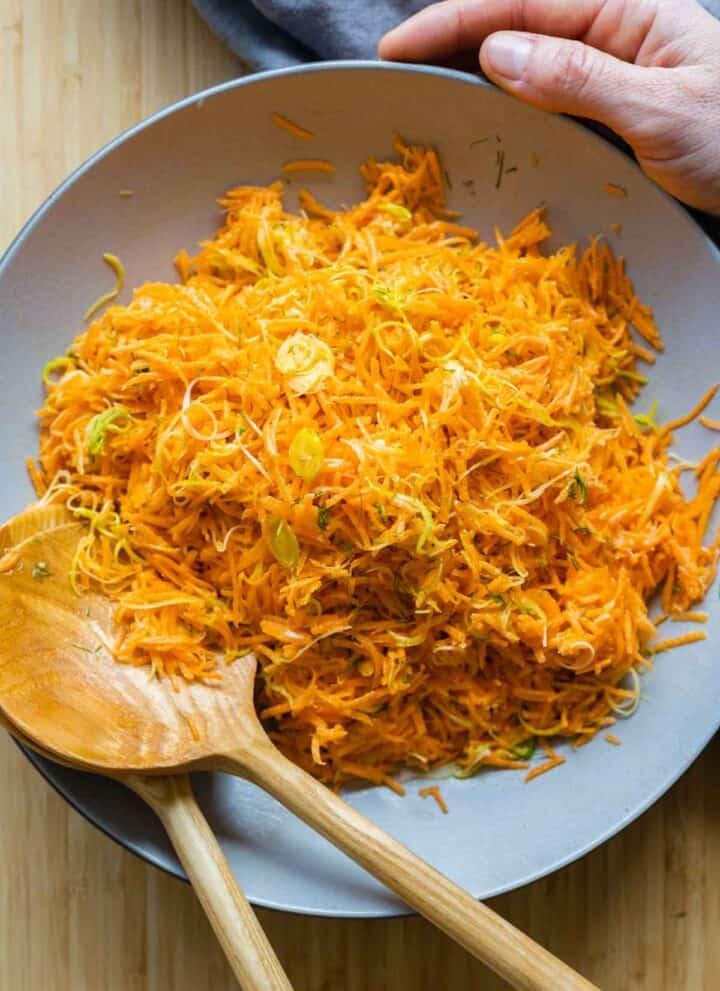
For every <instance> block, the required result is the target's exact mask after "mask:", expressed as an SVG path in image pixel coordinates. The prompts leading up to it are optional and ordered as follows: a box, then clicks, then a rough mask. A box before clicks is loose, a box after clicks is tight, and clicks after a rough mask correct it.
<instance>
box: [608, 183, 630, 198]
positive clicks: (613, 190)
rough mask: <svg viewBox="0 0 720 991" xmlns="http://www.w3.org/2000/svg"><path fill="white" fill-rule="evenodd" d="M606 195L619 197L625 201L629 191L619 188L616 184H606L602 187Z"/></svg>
mask: <svg viewBox="0 0 720 991" xmlns="http://www.w3.org/2000/svg"><path fill="white" fill-rule="evenodd" d="M602 188H603V189H604V190H605V192H606V193H610V195H611V196H618V197H620V198H621V199H625V197H626V196H627V189H625V188H624V187H623V186H618V185H617V183H614V182H605V183H603V187H602Z"/></svg>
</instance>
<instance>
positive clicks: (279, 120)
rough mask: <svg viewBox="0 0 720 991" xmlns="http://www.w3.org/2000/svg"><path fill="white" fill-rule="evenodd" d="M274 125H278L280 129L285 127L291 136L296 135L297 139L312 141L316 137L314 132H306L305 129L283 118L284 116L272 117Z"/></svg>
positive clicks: (275, 115) (274, 115)
mask: <svg viewBox="0 0 720 991" xmlns="http://www.w3.org/2000/svg"><path fill="white" fill-rule="evenodd" d="M272 120H273V124H277V126H278V127H283V128H284V129H285V130H286V131H289V132H290V134H294V135H295V137H296V138H302V140H303V141H312V140H313V138H314V137H315V135H314V134H313V132H312V131H308V130H306V129H305V128H304V127H300V125H299V124H296V123H295V122H294V121H292V120H290V119H289V118H287V117H283V115H282V114H273V115H272Z"/></svg>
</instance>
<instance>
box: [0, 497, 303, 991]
mask: <svg viewBox="0 0 720 991" xmlns="http://www.w3.org/2000/svg"><path fill="white" fill-rule="evenodd" d="M62 522H67V517H66V514H65V511H64V510H57V509H54V508H52V507H47V508H45V507H41V508H38V509H34V510H30V511H28V512H27V513H23V514H22V515H21V516H19V517H16V518H15V520H11V522H10V523H9V524H7V525H6V526H5V527H2V528H1V529H0V558H2V555H3V553H4V552H6V551H7V550H8V546H9V545H10V546H12V545H14V544H16V543H17V542H18V540H20V541H22V540H23V539H28V535H29V534H32V535H35V536H37V535H38V533H39V531H40V530H43V529H45V528H47V529H48V530H49V529H52V528H53V527H54V526H56V525H57V524H58V523H62ZM35 536H30V538H29V539H30V540H31V541H32V540H34V539H35ZM36 549H38V545H37V544H34V545H33V552H34V551H35V550H36ZM10 553H11V555H12V553H13V552H12V551H11V552H10ZM6 563H7V562H6ZM10 563H12V557H11V559H10ZM0 577H1V576H0ZM41 580H42V579H40V578H37V579H35V581H36V582H38V581H41ZM2 584H3V585H4V583H2ZM39 591H42V590H41V589H40V590H39ZM0 664H2V665H3V671H6V665H11V664H12V657H11V656H10V654H9V653H8V652H5V651H3V652H2V655H1V656H0ZM47 674H48V675H49V674H50V672H49V671H48V672H47ZM0 729H5V730H6V731H7V732H8V733H11V734H12V735H13V736H14V737H15V738H16V739H17V740H18V742H19V743H23V744H25V745H26V746H29V747H31V748H32V749H33V750H35V751H36V752H37V753H39V754H40V755H41V756H42V757H45V758H47V759H49V760H54V761H56V762H58V763H61V764H64V765H65V766H67V767H76V768H77V767H78V766H79V765H78V764H77V763H73V762H72V761H71V760H67V759H62V758H59V757H58V755H57V754H55V753H51V752H49V751H47V750H45V749H44V748H43V747H42V746H41V745H40V744H38V743H37V742H36V741H35V740H33V739H30V738H29V737H28V736H27V735H26V734H24V733H23V732H22V731H21V730H20V729H19V728H18V727H16V726H15V725H13V724H12V723H11V722H10V720H9V719H8V718H7V716H6V714H5V713H4V712H2V711H0ZM81 769H84V770H95V768H90V767H88V766H87V765H83V766H82V767H81ZM110 776H111V777H113V778H115V779H116V780H117V781H120V782H121V783H122V784H124V785H126V786H127V787H128V788H130V789H131V790H132V791H134V792H135V793H136V794H137V795H139V796H140V798H142V799H144V801H146V802H147V803H148V805H149V806H150V807H151V808H152V809H153V811H154V812H155V813H156V815H157V816H158V818H159V819H160V821H161V822H162V824H163V826H164V827H165V831H166V832H167V834H168V836H169V837H170V841H171V843H172V845H173V847H174V848H175V852H176V853H177V855H178V857H179V858H180V861H181V863H182V865H183V867H184V868H185V871H186V873H187V875H188V878H189V879H190V883H191V884H192V886H193V888H194V890H195V893H196V894H197V896H198V898H199V900H200V903H201V904H202V906H203V909H204V910H205V914H206V915H207V917H208V919H209V920H210V923H211V925H212V927H213V929H214V931H215V935H216V936H217V938H218V941H219V942H220V945H221V946H222V948H223V950H224V951H225V955H226V957H227V959H228V962H229V963H230V966H231V968H232V970H233V973H234V974H235V976H236V977H237V979H238V982H239V984H240V987H241V988H243V989H244V991H292V987H291V985H290V982H289V981H288V979H287V977H286V975H285V973H284V971H283V969H282V966H281V965H280V961H279V960H278V959H277V957H276V956H275V952H274V950H273V948H272V946H271V945H270V943H269V941H268V939H267V936H266V935H265V933H264V932H263V930H262V928H261V927H260V923H259V922H258V920H257V917H256V916H255V913H254V912H253V910H252V907H251V905H250V903H249V902H248V900H247V899H246V898H245V895H244V894H243V893H242V891H241V889H240V887H239V885H238V883H237V881H236V879H235V877H234V875H233V873H232V871H231V870H230V866H229V865H228V863H227V860H226V859H225V855H224V854H223V852H222V850H221V849H220V845H219V844H218V842H217V840H216V838H215V836H214V834H213V832H212V830H211V829H210V826H209V825H208V823H207V820H206V819H205V816H204V815H203V814H202V812H201V811H200V808H199V806H198V804H197V802H196V801H195V796H194V795H193V792H192V787H191V785H190V778H189V776H188V775H187V774H177V775H166V776H153V777H147V776H145V775H143V774H127V773H115V774H111V775H110Z"/></svg>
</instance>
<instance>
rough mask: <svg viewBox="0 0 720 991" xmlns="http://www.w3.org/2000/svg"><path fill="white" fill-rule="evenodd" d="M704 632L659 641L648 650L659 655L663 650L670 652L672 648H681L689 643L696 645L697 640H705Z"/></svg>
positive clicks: (684, 634) (683, 634) (705, 634)
mask: <svg viewBox="0 0 720 991" xmlns="http://www.w3.org/2000/svg"><path fill="white" fill-rule="evenodd" d="M706 639H707V633H706V632H705V630H696V631H695V632H694V633H682V634H681V635H680V636H679V637H669V638H668V639H667V640H661V641H660V643H656V644H655V645H654V646H653V647H651V648H650V650H651V652H652V653H653V654H661V653H662V652H663V651H664V650H672V649H673V647H683V646H685V645H686V644H689V643H697V641H698V640H706Z"/></svg>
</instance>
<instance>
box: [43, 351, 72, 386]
mask: <svg viewBox="0 0 720 991" xmlns="http://www.w3.org/2000/svg"><path fill="white" fill-rule="evenodd" d="M74 364H75V362H74V361H73V360H72V358H66V357H62V358H53V359H52V361H48V363H47V365H45V367H44V368H43V370H42V380H43V382H44V383H45V385H47V386H51V385H55V383H56V382H57V379H53V378H51V376H52V374H53V372H60V376H59V377H60V378H62V376H63V375H64V374H65V372H66V371H67V370H68V368H72V367H73V365H74Z"/></svg>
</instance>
